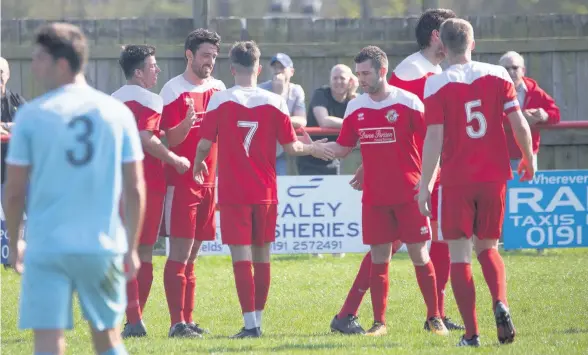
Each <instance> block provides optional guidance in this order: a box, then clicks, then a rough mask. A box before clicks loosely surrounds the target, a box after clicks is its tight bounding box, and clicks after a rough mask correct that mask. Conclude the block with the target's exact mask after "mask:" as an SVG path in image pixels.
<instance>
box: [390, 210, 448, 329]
mask: <svg viewBox="0 0 588 355" xmlns="http://www.w3.org/2000/svg"><path fill="white" fill-rule="evenodd" d="M394 215H395V219H396V220H397V221H398V233H399V236H400V238H401V240H402V241H403V242H404V243H405V244H406V249H407V250H408V256H409V257H410V259H411V260H412V264H413V265H414V270H415V273H416V279H417V283H418V285H419V288H420V290H421V294H422V295H423V299H424V301H425V305H426V306H427V324H428V326H429V327H428V328H429V331H430V332H432V333H433V334H437V335H447V334H448V332H447V328H445V325H444V324H443V321H442V320H441V317H440V315H439V308H438V303H437V284H436V282H437V281H436V277H435V268H434V266H433V263H432V262H431V259H430V257H429V253H428V250H427V242H428V241H429V240H430V239H431V227H430V225H429V220H428V219H427V218H426V217H424V216H423V215H421V213H420V212H419V209H418V204H417V203H416V202H415V201H411V202H408V203H405V204H402V205H398V206H395V208H394Z"/></svg>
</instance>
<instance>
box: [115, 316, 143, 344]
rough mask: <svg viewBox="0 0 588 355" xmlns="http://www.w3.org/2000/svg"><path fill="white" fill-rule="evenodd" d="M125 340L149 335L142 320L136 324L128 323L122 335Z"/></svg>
mask: <svg viewBox="0 0 588 355" xmlns="http://www.w3.org/2000/svg"><path fill="white" fill-rule="evenodd" d="M120 335H121V336H122V337H123V339H124V338H140V337H144V336H146V335H147V329H146V328H145V324H144V323H143V321H142V320H140V321H139V322H137V323H135V324H130V323H126V324H125V328H124V329H123V331H122V333H121V334H120Z"/></svg>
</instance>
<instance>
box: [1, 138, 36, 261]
mask: <svg viewBox="0 0 588 355" xmlns="http://www.w3.org/2000/svg"><path fill="white" fill-rule="evenodd" d="M13 137H14V135H13ZM11 144H12V142H11ZM7 160H8V159H7ZM29 171H30V168H29V165H15V164H11V163H8V162H7V163H6V183H5V185H4V191H3V192H2V195H3V200H2V207H3V209H4V215H5V218H6V230H7V232H8V237H9V238H10V242H9V247H10V253H11V254H12V253H14V252H15V251H16V248H17V244H18V242H19V240H20V239H21V235H20V234H21V233H20V231H21V228H22V221H23V216H24V210H25V200H26V195H27V184H28V181H29Z"/></svg>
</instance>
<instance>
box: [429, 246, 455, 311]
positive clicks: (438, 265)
mask: <svg viewBox="0 0 588 355" xmlns="http://www.w3.org/2000/svg"><path fill="white" fill-rule="evenodd" d="M429 256H430V258H431V262H432V263H433V266H434V268H435V277H436V279H437V305H438V307H437V308H439V315H440V316H441V318H445V287H446V286H447V282H448V281H449V272H450V266H451V262H450V259H449V245H447V243H443V242H434V241H433V242H431V249H430V250H429Z"/></svg>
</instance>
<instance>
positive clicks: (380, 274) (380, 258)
mask: <svg viewBox="0 0 588 355" xmlns="http://www.w3.org/2000/svg"><path fill="white" fill-rule="evenodd" d="M391 252H392V243H384V244H372V245H371V246H370V253H371V255H372V269H371V272H370V294H371V297H372V309H373V312H374V324H373V325H372V327H371V328H370V329H368V330H367V332H366V333H365V334H366V335H368V336H381V335H385V334H386V333H387V329H386V308H387V305H388V291H389V289H390V281H389V278H388V275H389V274H388V270H389V265H390V254H391Z"/></svg>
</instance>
